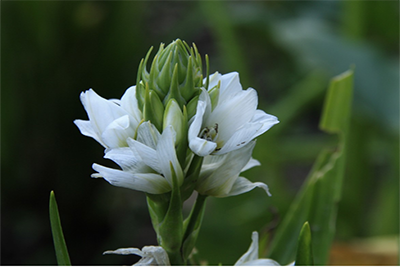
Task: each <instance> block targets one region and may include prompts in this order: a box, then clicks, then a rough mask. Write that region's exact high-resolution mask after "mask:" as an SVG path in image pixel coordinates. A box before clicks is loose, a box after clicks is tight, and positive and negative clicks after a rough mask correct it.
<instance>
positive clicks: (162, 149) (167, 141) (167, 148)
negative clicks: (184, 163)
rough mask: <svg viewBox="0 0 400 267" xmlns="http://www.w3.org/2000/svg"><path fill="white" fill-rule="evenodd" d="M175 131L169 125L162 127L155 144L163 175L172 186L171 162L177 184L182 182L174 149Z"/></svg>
mask: <svg viewBox="0 0 400 267" xmlns="http://www.w3.org/2000/svg"><path fill="white" fill-rule="evenodd" d="M175 135H176V134H175V131H174V129H173V128H172V126H171V125H169V126H167V128H165V129H164V131H163V133H162V135H161V137H160V140H159V141H158V144H157V157H158V162H159V164H160V168H161V170H162V172H161V173H162V174H163V175H164V176H165V178H166V179H167V181H168V182H169V184H170V185H171V186H172V173H171V165H170V164H171V163H172V166H173V168H174V171H175V173H176V176H177V178H178V185H179V186H180V185H182V183H183V179H184V177H183V171H182V167H181V165H180V163H179V161H178V157H177V156H176V150H175Z"/></svg>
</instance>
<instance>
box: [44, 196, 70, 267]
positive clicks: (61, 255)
mask: <svg viewBox="0 0 400 267" xmlns="http://www.w3.org/2000/svg"><path fill="white" fill-rule="evenodd" d="M49 213H50V225H51V232H52V235H53V242H54V249H55V251H56V257H57V263H58V265H63V266H71V261H70V258H69V255H68V249H67V244H66V243H65V239H64V234H63V231H62V227H61V221H60V216H59V213H58V207H57V202H56V197H55V195H54V191H51V192H50V204H49Z"/></svg>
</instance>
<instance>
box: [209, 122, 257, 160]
mask: <svg viewBox="0 0 400 267" xmlns="http://www.w3.org/2000/svg"><path fill="white" fill-rule="evenodd" d="M261 127H262V125H261V124H259V123H247V124H245V125H243V127H242V128H240V129H239V130H237V131H236V132H234V133H233V135H232V136H231V137H230V138H229V139H228V140H226V143H225V144H224V145H223V147H222V148H221V149H220V150H219V151H216V152H214V154H215V155H221V154H225V153H228V152H231V151H234V150H236V149H239V148H242V147H243V146H245V145H246V144H248V143H249V142H250V141H251V140H252V139H253V136H254V135H255V134H256V133H257V131H258V130H259V129H260V128H261Z"/></svg>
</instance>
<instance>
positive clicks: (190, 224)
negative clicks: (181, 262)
mask: <svg viewBox="0 0 400 267" xmlns="http://www.w3.org/2000/svg"><path fill="white" fill-rule="evenodd" d="M206 199H207V195H200V194H199V195H197V199H196V203H195V205H194V207H193V209H192V211H191V213H190V215H189V217H188V218H187V219H186V220H185V235H184V236H183V245H182V253H183V258H184V259H185V260H186V259H187V258H188V257H189V256H190V253H191V252H192V250H193V248H194V246H195V244H196V240H197V236H198V234H199V231H200V226H201V222H202V220H203V216H204V210H205V207H206Z"/></svg>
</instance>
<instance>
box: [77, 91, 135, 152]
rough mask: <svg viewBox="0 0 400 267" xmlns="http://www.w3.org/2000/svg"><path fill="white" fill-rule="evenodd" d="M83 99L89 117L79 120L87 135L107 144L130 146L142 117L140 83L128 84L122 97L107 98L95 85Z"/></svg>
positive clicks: (111, 145) (83, 93) (114, 146)
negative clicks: (137, 91) (137, 96)
mask: <svg viewBox="0 0 400 267" xmlns="http://www.w3.org/2000/svg"><path fill="white" fill-rule="evenodd" d="M81 102H82V104H83V106H84V108H85V110H86V112H87V114H88V117H89V120H88V121H86V120H75V121H74V123H75V124H76V126H78V128H79V130H80V131H81V133H82V134H83V135H86V136H89V137H92V138H94V139H95V140H96V141H97V142H99V143H100V144H101V145H103V146H104V147H105V148H116V147H127V146H128V144H127V142H126V140H127V138H128V137H134V136H135V131H136V128H137V127H138V125H139V123H140V121H141V120H142V113H141V111H140V110H139V109H138V106H137V100H136V87H135V86H132V87H130V88H128V89H127V90H126V92H125V94H124V95H123V96H122V98H121V100H118V99H117V100H107V99H104V98H102V97H101V96H99V95H98V94H96V92H95V91H93V90H92V89H90V90H87V91H86V92H82V93H81Z"/></svg>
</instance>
